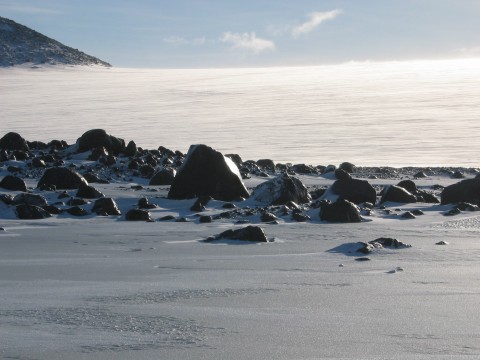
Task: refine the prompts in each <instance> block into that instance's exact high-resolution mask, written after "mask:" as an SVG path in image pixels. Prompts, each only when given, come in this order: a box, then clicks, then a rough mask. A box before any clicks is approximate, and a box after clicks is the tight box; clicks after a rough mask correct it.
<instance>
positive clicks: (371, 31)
mask: <svg viewBox="0 0 480 360" xmlns="http://www.w3.org/2000/svg"><path fill="white" fill-rule="evenodd" d="M0 16H3V17H6V18H9V19H11V20H14V21H16V22H18V23H20V24H23V25H26V26H28V27H30V28H32V29H34V30H36V31H38V32H40V33H42V34H44V35H47V36H49V37H51V38H53V39H55V40H58V41H60V42H61V43H63V44H65V45H68V46H71V47H73V48H78V49H79V50H82V51H84V52H86V53H87V54H90V55H93V56H96V57H99V58H100V59H102V60H105V61H108V62H110V63H111V64H112V65H113V66H117V67H133V68H136V67H138V68H149V67H150V68H212V67H257V66H259V67H263V66H295V65H319V64H337V63H344V62H351V61H391V60H410V59H445V58H447V59H450V58H460V57H479V56H480V37H479V36H478V34H480V21H479V19H480V0H135V1H124V0H95V1H94V0H68V1H66V0H0Z"/></svg>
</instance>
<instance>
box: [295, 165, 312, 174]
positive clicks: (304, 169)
mask: <svg viewBox="0 0 480 360" xmlns="http://www.w3.org/2000/svg"><path fill="white" fill-rule="evenodd" d="M292 170H293V171H294V172H296V173H297V174H316V173H317V170H315V168H314V167H313V166H310V165H305V164H295V165H293V166H292Z"/></svg>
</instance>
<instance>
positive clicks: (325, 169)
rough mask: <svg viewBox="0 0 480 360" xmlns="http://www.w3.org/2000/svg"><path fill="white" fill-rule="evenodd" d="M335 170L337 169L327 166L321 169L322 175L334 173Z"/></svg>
mask: <svg viewBox="0 0 480 360" xmlns="http://www.w3.org/2000/svg"><path fill="white" fill-rule="evenodd" d="M336 168H337V167H336V166H335V165H327V166H325V168H324V169H323V172H322V174H328V173H330V172H334V171H335V169H336Z"/></svg>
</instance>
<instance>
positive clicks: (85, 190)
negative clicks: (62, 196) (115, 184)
mask: <svg viewBox="0 0 480 360" xmlns="http://www.w3.org/2000/svg"><path fill="white" fill-rule="evenodd" d="M75 196H77V197H81V198H85V199H98V198H100V197H104V196H105V195H103V194H102V192H100V191H98V190H97V189H95V188H94V187H93V186H91V185H85V184H82V185H80V187H79V188H78V191H77V194H76V195H75Z"/></svg>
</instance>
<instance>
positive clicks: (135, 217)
mask: <svg viewBox="0 0 480 360" xmlns="http://www.w3.org/2000/svg"><path fill="white" fill-rule="evenodd" d="M125 220H127V221H152V217H151V215H150V211H147V210H141V209H131V210H128V211H127V213H126V214H125Z"/></svg>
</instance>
